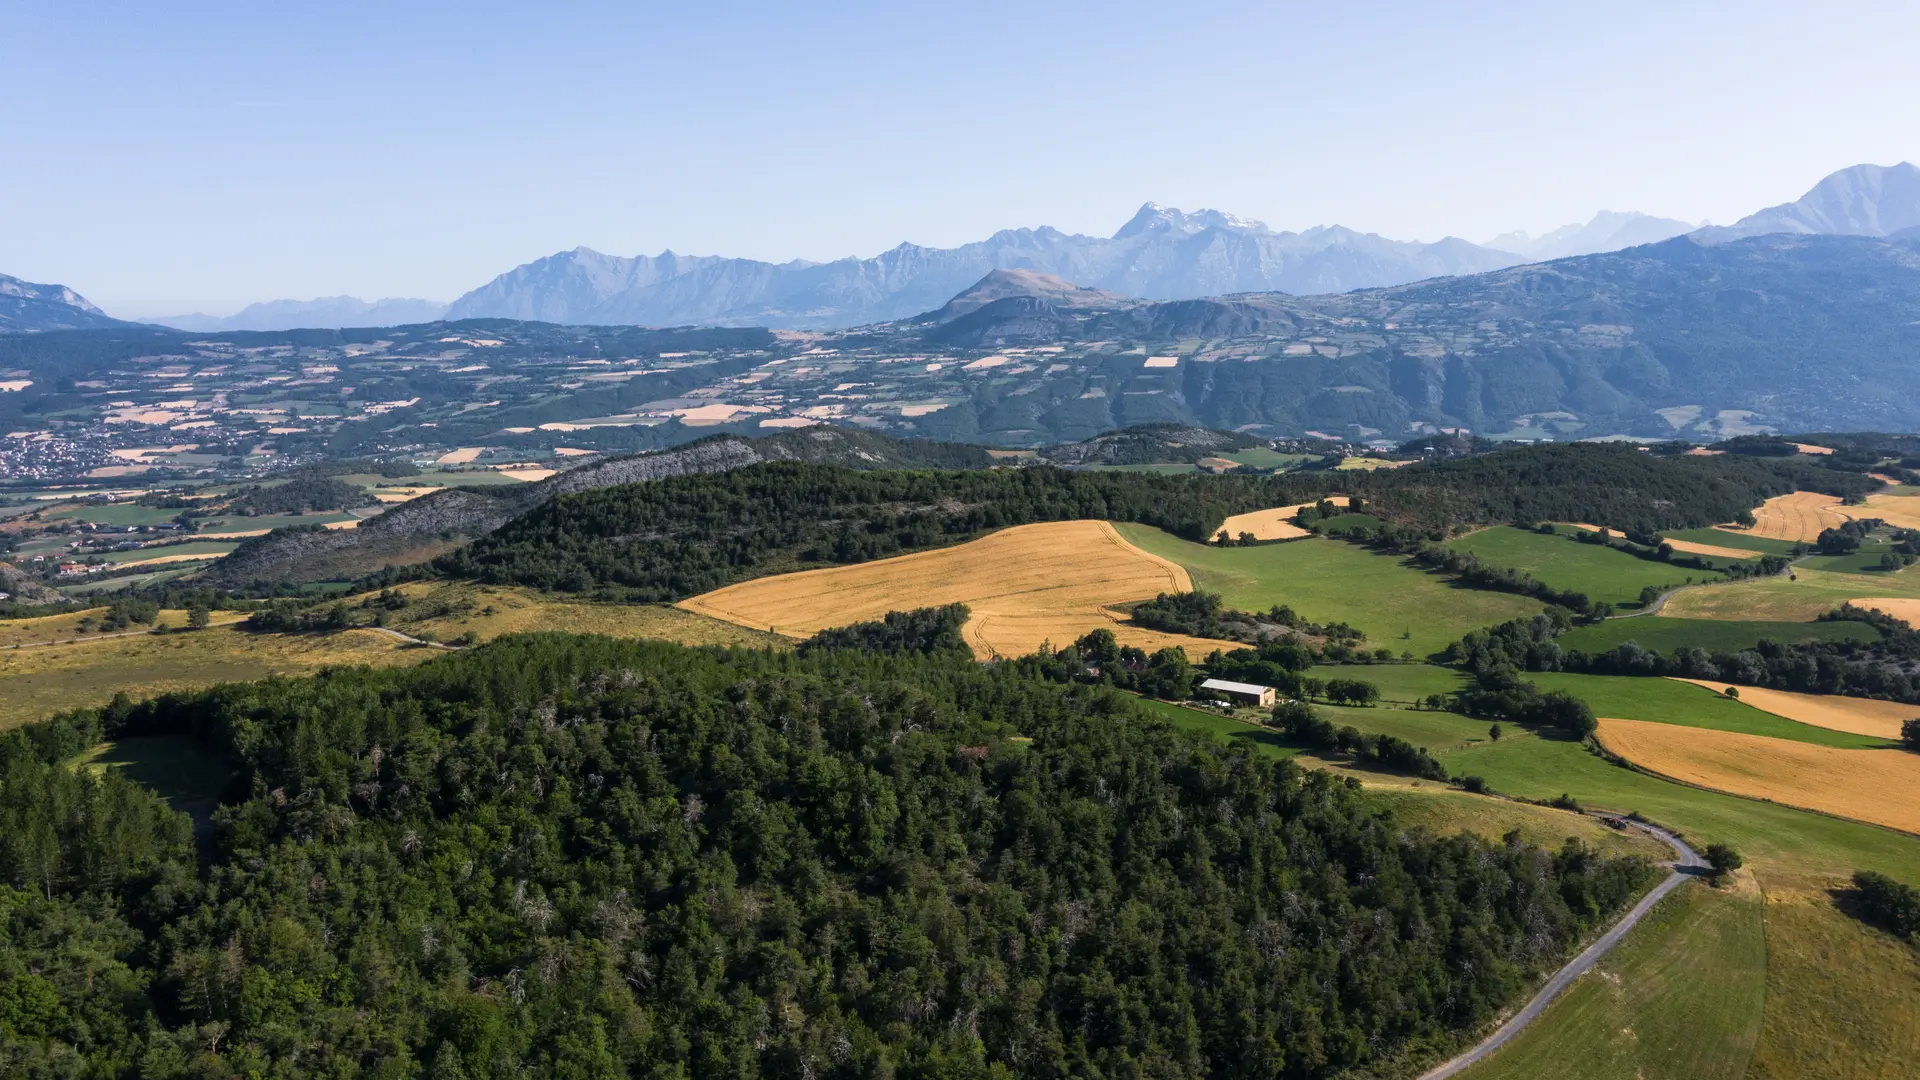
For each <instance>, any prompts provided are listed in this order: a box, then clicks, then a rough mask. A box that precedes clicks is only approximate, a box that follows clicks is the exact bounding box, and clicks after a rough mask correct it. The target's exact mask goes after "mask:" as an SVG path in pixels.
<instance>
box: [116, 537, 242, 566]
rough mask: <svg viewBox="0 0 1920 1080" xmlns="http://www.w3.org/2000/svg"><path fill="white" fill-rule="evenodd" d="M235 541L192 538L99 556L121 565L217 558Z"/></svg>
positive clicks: (234, 546)
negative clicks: (187, 540) (188, 540)
mask: <svg viewBox="0 0 1920 1080" xmlns="http://www.w3.org/2000/svg"><path fill="white" fill-rule="evenodd" d="M239 546H240V545H239V544H237V543H227V542H225V541H221V540H194V541H190V542H188V543H185V544H165V545H162V546H160V547H147V548H133V549H130V550H128V551H109V552H105V553H103V554H102V555H101V556H100V558H101V559H103V560H105V561H107V562H110V563H116V564H118V565H121V566H136V565H141V566H145V565H152V566H158V565H160V561H161V560H163V559H164V560H167V561H170V562H187V561H189V560H192V559H217V558H219V557H220V556H222V555H225V554H226V553H228V552H230V551H232V550H233V549H234V548H236V547H239Z"/></svg>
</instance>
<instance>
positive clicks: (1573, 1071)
mask: <svg viewBox="0 0 1920 1080" xmlns="http://www.w3.org/2000/svg"><path fill="white" fill-rule="evenodd" d="M1763 904H1764V902H1763V901H1762V900H1761V898H1760V896H1759V895H1758V894H1757V893H1751V892H1736V891H1734V890H1731V889H1714V888H1711V887H1709V886H1707V885H1705V884H1702V883H1698V882H1695V883H1691V884H1687V885H1683V886H1681V887H1680V888H1679V889H1678V890H1676V891H1675V892H1674V893H1673V894H1672V895H1671V896H1669V897H1667V898H1666V899H1665V900H1662V901H1661V902H1660V904H1659V905H1658V906H1657V907H1655V908H1654V909H1653V911H1652V912H1650V913H1649V914H1648V915H1647V918H1646V920H1645V921H1643V922H1642V923H1641V924H1640V925H1639V926H1637V927H1635V928H1634V929H1633V932H1632V933H1631V934H1629V935H1628V936H1627V938H1626V940H1624V941H1622V942H1621V943H1620V944H1619V946H1618V947H1616V948H1615V949H1614V951H1613V952H1611V953H1609V954H1607V956H1606V957H1605V958H1604V959H1602V960H1601V961H1600V963H1599V965H1598V966H1597V967H1596V968H1595V969H1594V971H1593V973H1592V974H1589V975H1587V976H1585V977H1583V978H1581V979H1580V980H1579V981H1578V982H1576V983H1574V984H1573V986H1571V987H1569V988H1568V989H1567V991H1566V992H1565V993H1564V994H1562V995H1561V996H1560V997H1559V998H1558V999H1556V1000H1555V1001H1554V1002H1553V1004H1552V1005H1550V1006H1548V1007H1547V1011H1546V1012H1545V1013H1543V1014H1542V1015H1541V1016H1540V1018H1539V1019H1538V1020H1536V1021H1534V1023H1533V1024H1531V1025H1529V1026H1528V1027H1527V1029H1526V1030H1525V1031H1523V1032H1521V1033H1520V1035H1519V1036H1518V1037H1517V1038H1515V1039H1514V1040H1513V1041H1512V1042H1510V1043H1508V1044H1507V1045H1506V1046H1504V1047H1501V1048H1500V1050H1498V1051H1497V1052H1496V1053H1495V1054H1494V1055H1493V1056H1492V1057H1490V1058H1488V1059H1487V1060H1486V1061H1483V1062H1481V1063H1480V1064H1478V1065H1475V1066H1474V1067H1473V1068H1471V1069H1468V1070H1467V1071H1466V1072H1465V1073H1462V1074H1461V1075H1462V1076H1463V1077H1465V1078H1467V1080H1523V1078H1524V1080H1536V1078H1542V1077H1554V1078H1556V1080H1616V1078H1618V1077H1641V1078H1644V1080H1742V1078H1744V1077H1745V1076H1746V1075H1747V1064H1748V1062H1749V1061H1750V1060H1751V1059H1752V1057H1753V1050H1754V1044H1755V1042H1756V1041H1757V1040H1758V1039H1759V1037H1760V1024H1761V1017H1762V1015H1763V1007H1764V1006H1765V1004H1766V997H1767V937H1766V929H1765V925H1764V923H1763V920H1762V911H1763Z"/></svg>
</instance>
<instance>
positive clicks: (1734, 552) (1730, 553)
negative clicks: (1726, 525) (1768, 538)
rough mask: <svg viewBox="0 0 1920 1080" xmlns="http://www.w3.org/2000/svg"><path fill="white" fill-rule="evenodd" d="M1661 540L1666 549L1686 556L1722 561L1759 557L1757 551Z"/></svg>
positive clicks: (1670, 538) (1667, 539)
mask: <svg viewBox="0 0 1920 1080" xmlns="http://www.w3.org/2000/svg"><path fill="white" fill-rule="evenodd" d="M1663 539H1664V540H1665V542H1666V545H1667V546H1668V547H1670V548H1672V549H1673V550H1675V551H1679V552H1684V553H1686V554H1688V555H1717V556H1719V557H1720V558H1722V559H1757V558H1759V557H1760V553H1759V552H1757V551H1743V550H1741V549H1740V548H1731V547H1722V546H1720V545H1719V544H1701V543H1697V542H1695V541H1692V540H1675V539H1674V538H1673V537H1671V536H1668V537H1664V538H1663Z"/></svg>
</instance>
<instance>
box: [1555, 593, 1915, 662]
mask: <svg viewBox="0 0 1920 1080" xmlns="http://www.w3.org/2000/svg"><path fill="white" fill-rule="evenodd" d="M1681 595H1686V594H1684V593H1683V594H1681ZM1669 606H1671V604H1669ZM1880 636H1881V635H1880V631H1878V630H1875V629H1874V628H1873V627H1871V626H1868V625H1867V624H1866V623H1863V622H1854V621H1852V620H1831V621H1827V622H1736V621H1732V620H1727V619H1675V618H1669V617H1667V616H1664V615H1636V616H1634V617H1632V618H1626V619H1607V620H1605V621H1604V622H1597V623H1591V624H1589V625H1586V626H1577V627H1575V628H1574V629H1572V630H1570V631H1568V632H1567V633H1565V634H1562V635H1561V636H1560V647H1561V648H1563V649H1570V650H1571V649H1577V650H1579V651H1581V652H1586V653H1598V652H1606V651H1607V650H1608V649H1611V648H1614V647H1615V646H1617V645H1619V644H1621V643H1622V642H1627V641H1632V642H1636V643H1637V644H1639V646H1640V647H1641V648H1643V649H1652V650H1653V651H1655V652H1672V651H1673V650H1675V649H1686V648H1694V649H1706V650H1708V651H1709V652H1739V651H1740V650H1742V649H1751V648H1753V647H1754V646H1755V645H1757V644H1759V643H1760V642H1762V641H1776V642H1779V643H1781V644H1783V645H1787V644H1794V643H1797V642H1802V641H1879V640H1880Z"/></svg>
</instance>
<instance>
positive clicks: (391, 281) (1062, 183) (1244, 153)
mask: <svg viewBox="0 0 1920 1080" xmlns="http://www.w3.org/2000/svg"><path fill="white" fill-rule="evenodd" d="M1915 41H1920V5H1913V4H1894V3H1887V4H1883V5H1868V4H1855V5H1845V6H1839V5H1836V6H1834V7H1832V8H1829V9H1818V8H1815V7H1812V6H1809V5H1805V4H1784V3H1765V2H1760V3H1745V4H1695V3H1685V2H1682V0H1668V2H1666V3H1659V4H1653V3H1637V2H1622V3H1610V4H1578V3H1561V4H1539V3H1524V4H1522V3H1487V4H1450V5H1443V4H1438V3H1340V4H1332V3H1323V4H1312V5H1306V4H1280V3H1273V4H1252V3H1226V2H1212V0H1192V2H1188V3H1185V4H1180V5H1165V4H1153V5H1148V4H1132V3H1126V2H1112V3H1099V4H1094V3H1087V4H1079V3H1055V4H1049V3H1043V2H1029V3H1001V2H998V0H984V2H976V3H970V4H964V5H960V4H950V3H948V4H927V5H921V4H911V3H902V2H896V3H863V2H862V3H842V4H833V5H800V4H768V3H727V2H704V3H691V4H690V3H684V2H683V3H677V4H651V3H628V4H527V3H516V4H500V5H494V4H484V3H469V4H459V5H451V4H445V5H443V4H402V3H388V4H355V3H332V4H326V5H307V6H305V7H304V8H302V9H300V10H295V8H294V6H293V5H280V4H258V3H247V4H241V3H234V4H216V3H195V2H190V0H181V2H175V3H168V4H151V3H140V4H135V3H123V4H112V3H84V2H74V3H62V4H27V3H24V2H21V3H13V4H9V5H7V6H6V8H4V9H0V87H3V88H4V91H5V95H6V102H7V105H6V108H5V110H4V111H3V112H0V206H4V207H5V210H4V212H0V273H8V274H13V275H15V276H19V277H24V278H28V279H30V280H36V281H57V282H60V283H63V284H67V285H71V286H73V287H74V288H76V289H79V290H80V291H81V292H82V293H84V294H86V295H87V296H88V297H90V298H92V299H93V300H94V301H95V302H96V303H99V304H100V305H102V306H103V307H105V308H106V309H107V310H108V311H109V312H112V313H114V314H119V315H123V316H141V315H159V314H171V313H178V312H185V311H194V310H199V311H207V312H210V313H215V314H224V313H227V312H230V311H232V310H234V309H237V308H238V307H240V306H242V305H244V304H246V303H249V302H251V301H254V300H264V299H272V298H277V297H300V298H305V297H311V296H317V295H331V294H338V293H351V294H355V295H360V296H364V297H369V298H371V297H376V296H426V297H430V298H434V299H450V298H452V297H453V296H455V295H457V294H458V293H460V292H463V291H465V290H467V289H469V288H472V287H475V286H477V285H479V284H481V283H483V282H485V281H486V280H487V279H488V278H490V277H492V276H493V275H495V274H497V273H500V272H502V271H504V270H507V269H509V268H511V267H512V266H514V265H516V264H518V263H522V262H525V261H528V260H530V259H534V258H538V257H540V256H542V255H546V254H550V253H552V252H554V251H558V250H561V249H565V248H570V247H573V246H575V245H582V244H584V245H586V246H589V247H594V248H598V249H600V250H603V251H609V252H614V253H618V254H634V253H637V252H642V251H644V252H658V251H660V250H662V249H663V248H672V249H674V250H676V251H682V252H690V253H700V254H709V253H717V254H727V255H744V256H752V257H757V258H766V259H774V260H783V259H789V258H795V257H803V258H810V259H830V258H835V257H839V256H843V255H870V254H872V253H874V252H876V251H879V250H882V249H885V248H888V247H891V246H893V245H895V244H897V243H899V242H901V241H903V240H908V241H913V242H915V243H921V244H932V245H941V246H945V245H952V244H957V243H963V242H965V241H968V240H972V239H978V238H980V237H982V236H984V235H986V234H987V233H989V232H991V231H993V230H995V229H998V228H1005V227H1017V226H1022V225H1029V226H1037V225H1043V224H1050V225H1054V226H1056V227H1058V228H1062V229H1066V230H1069V231H1078V232H1090V233H1100V234H1106V233H1111V232H1112V231H1113V230H1114V229H1115V228H1117V227H1118V226H1119V225H1120V224H1121V223H1122V222H1123V221H1125V220H1126V218H1127V217H1128V216H1129V215H1130V214H1131V213H1132V212H1133V210H1134V209H1136V208H1137V207H1138V206H1139V204H1140V203H1142V202H1144V201H1146V200H1149V199H1151V200H1155V201H1158V202H1161V203H1165V204H1169V205H1175V206H1181V207H1184V208H1187V209H1197V208H1199V207H1202V206H1212V207H1217V208H1219V209H1223V210H1229V211H1232V212H1234V213H1238V214H1242V215H1245V216H1248V217H1256V218H1260V219H1262V220H1264V221H1266V222H1268V223H1269V224H1271V225H1273V226H1275V227H1277V228H1305V227H1308V226H1312V225H1318V224H1330V223H1339V224H1344V225H1348V226H1351V227H1354V228H1358V229H1363V230H1369V231H1377V232H1380V233H1383V234H1385V235H1388V236H1393V237H1397V238H1405V239H1414V238H1418V239H1424V240H1432V239H1437V238H1439V237H1441V236H1443V235H1449V234H1452V235H1460V236H1465V237H1467V238H1468V239H1473V240H1485V239H1487V238H1489V237H1491V236H1493V235H1494V234H1497V233H1500V232H1504V231H1507V230H1509V229H1515V228H1524V229H1528V230H1530V231H1534V232H1539V231H1542V230H1545V229H1548V228H1552V227H1554V226H1556V225H1560V224H1563V223H1565V222H1568V221H1572V220H1576V219H1584V218H1586V217H1588V216H1590V215H1591V214H1592V213H1593V212H1594V211H1595V210H1599V209H1602V208H1608V209H1618V210H1644V211H1647V212H1650V213H1659V214H1666V215H1670V216H1675V217H1682V218H1686V219H1688V220H1699V219H1702V218H1711V219H1712V220H1714V221H1717V222H1725V221H1730V220H1732V219H1733V218H1736V217H1738V216H1740V215H1741V214H1744V213H1747V212H1749V211H1751V210H1753V209H1756V208H1758V207H1760V206H1763V205H1768V204H1771V203H1777V202H1783V201H1786V200H1788V199H1791V198H1794V197H1797V196H1798V195H1799V194H1800V193H1801V192H1803V191H1804V190H1805V189H1806V188H1807V187H1809V186H1811V185H1812V184H1813V183H1814V182H1815V181H1816V180H1818V179H1819V178H1820V177H1821V176H1822V175H1824V174H1826V173H1828V172H1830V171H1832V170H1833V169H1836V168H1840V167H1843V166H1846V165H1851V164H1856V163H1859V162H1863V161H1871V162H1878V163H1881V164H1891V163H1893V162H1895V161H1899V160H1920V64H1915V63H1914V62H1913V43H1914V42H1915Z"/></svg>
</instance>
